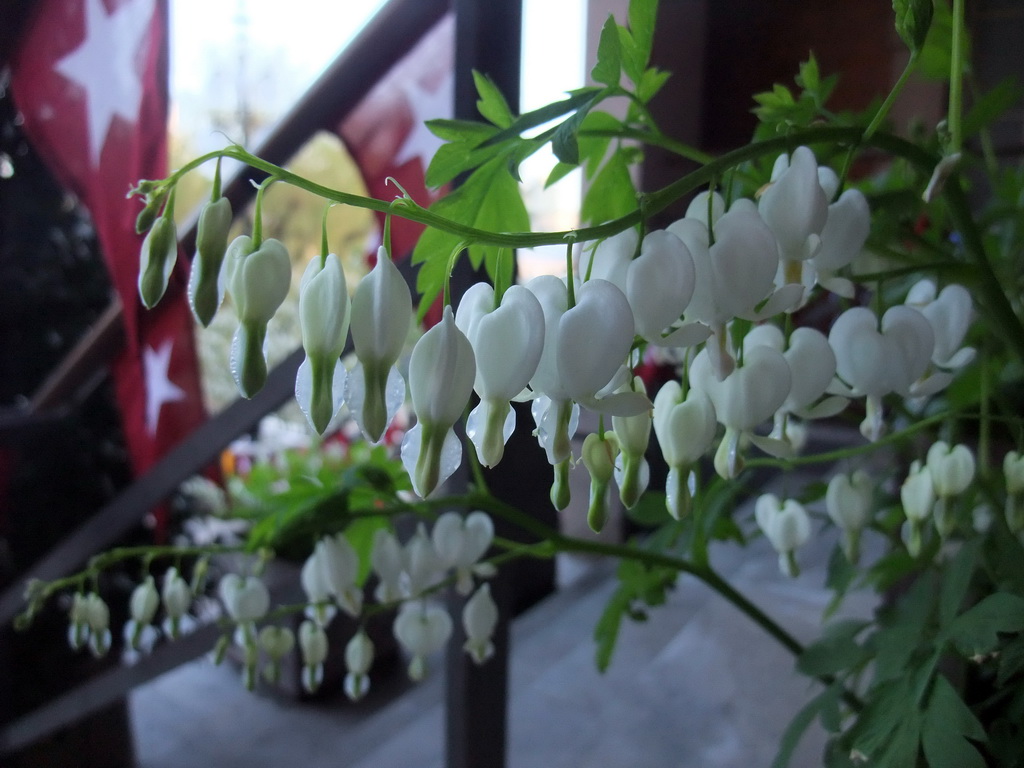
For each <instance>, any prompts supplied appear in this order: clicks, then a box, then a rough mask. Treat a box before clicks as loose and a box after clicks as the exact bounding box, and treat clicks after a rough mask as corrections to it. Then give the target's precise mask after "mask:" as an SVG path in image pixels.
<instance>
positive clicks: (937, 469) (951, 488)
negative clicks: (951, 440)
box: [927, 440, 974, 496]
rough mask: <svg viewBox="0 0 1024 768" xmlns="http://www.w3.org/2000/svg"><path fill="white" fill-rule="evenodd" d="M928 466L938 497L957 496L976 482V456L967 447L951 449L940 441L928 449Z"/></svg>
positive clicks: (957, 446)
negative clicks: (972, 482) (973, 481)
mask: <svg viewBox="0 0 1024 768" xmlns="http://www.w3.org/2000/svg"><path fill="white" fill-rule="evenodd" d="M927 464H928V472H929V474H931V478H932V486H933V487H934V488H935V495H936V496H956V495H957V494H959V493H963V492H964V491H965V490H967V487H968V486H969V485H970V484H971V481H972V480H974V454H972V453H971V451H970V449H968V447H967V446H966V445H956V446H953V447H952V448H950V447H949V445H947V444H946V443H945V442H942V441H941V440H940V441H939V442H937V443H934V444H933V445H932V447H931V448H929V449H928V459H927Z"/></svg>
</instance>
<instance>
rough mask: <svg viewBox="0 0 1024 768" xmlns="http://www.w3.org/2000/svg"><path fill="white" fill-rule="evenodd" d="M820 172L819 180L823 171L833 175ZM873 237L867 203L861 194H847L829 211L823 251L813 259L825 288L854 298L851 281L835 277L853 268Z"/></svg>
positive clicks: (822, 239) (823, 230)
mask: <svg viewBox="0 0 1024 768" xmlns="http://www.w3.org/2000/svg"><path fill="white" fill-rule="evenodd" d="M818 170H819V180H820V178H821V173H820V172H821V171H822V170H829V171H831V169H820V168H819V169H818ZM834 175H835V174H834V173H833V176H834ZM836 184H838V180H836ZM823 186H824V185H823ZM826 194H827V195H828V198H829V199H831V198H832V195H831V194H828V190H827V189H826ZM833 194H834V191H833ZM870 233H871V210H870V208H869V207H868V201H867V199H866V198H865V197H864V194H863V193H862V192H860V191H859V190H856V189H847V190H845V191H844V192H843V194H841V195H840V196H839V199H838V200H836V201H835V202H834V203H832V204H831V205H829V207H828V218H827V219H826V221H825V227H824V229H822V230H821V250H820V251H818V255H817V256H815V257H814V258H813V259H811V263H812V264H813V266H814V269H815V272H816V273H817V281H818V283H819V284H820V285H821V286H823V287H825V288H827V289H828V290H830V291H832V292H833V293H835V294H837V295H839V296H843V297H844V298H853V294H854V288H853V284H852V283H851V282H850V281H849V280H846V279H844V278H839V277H836V276H835V273H836V272H838V271H839V270H840V269H842V268H843V267H846V266H848V265H849V264H851V263H852V262H853V260H854V259H856V258H857V256H859V255H860V252H861V251H862V250H863V249H864V243H865V242H867V239H868V235H869V234H870Z"/></svg>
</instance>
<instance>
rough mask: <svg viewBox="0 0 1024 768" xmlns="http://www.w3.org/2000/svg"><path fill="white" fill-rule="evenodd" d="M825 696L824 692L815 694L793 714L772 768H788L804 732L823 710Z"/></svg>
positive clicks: (780, 741)
mask: <svg viewBox="0 0 1024 768" xmlns="http://www.w3.org/2000/svg"><path fill="white" fill-rule="evenodd" d="M824 696H825V694H824V693H821V694H818V695H817V696H815V697H814V698H813V699H811V700H810V701H809V702H807V703H806V704H804V706H802V707H801V708H800V711H799V712H797V713H796V714H795V715H794V716H793V719H792V720H790V721H789V725H787V726H786V730H785V731H783V732H782V738H781V739H779V751H778V752H776V753H775V759H774V760H772V765H771V768H787V767H788V766H789V761H790V760H791V759H792V757H793V752H794V751H795V750H796V748H797V746H798V745H799V744H800V740H801V739H802V738H803V736H804V733H806V731H807V729H808V728H809V727H810V725H811V723H813V722H814V719H815V718H816V717H818V715H819V713H820V712H821V705H822V703H823V699H824Z"/></svg>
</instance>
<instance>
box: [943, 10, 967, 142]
mask: <svg viewBox="0 0 1024 768" xmlns="http://www.w3.org/2000/svg"><path fill="white" fill-rule="evenodd" d="M963 38H964V0H953V41H952V48H953V50H952V55H951V63H950V70H949V117H948V118H947V121H946V125H948V126H949V136H950V148H949V151H950V153H956V152H959V151H960V150H961V148H962V147H963V142H964V135H963V123H962V120H963V101H964V44H963Z"/></svg>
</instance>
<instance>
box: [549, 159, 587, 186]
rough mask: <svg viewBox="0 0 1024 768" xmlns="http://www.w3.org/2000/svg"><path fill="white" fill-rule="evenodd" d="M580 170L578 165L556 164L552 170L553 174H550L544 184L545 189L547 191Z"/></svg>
mask: <svg viewBox="0 0 1024 768" xmlns="http://www.w3.org/2000/svg"><path fill="white" fill-rule="evenodd" d="M578 168H579V166H578V165H570V164H569V163H555V165H554V167H553V168H552V169H551V173H549V174H548V177H547V179H546V180H545V182H544V188H545V189H547V188H548V187H550V186H551V185H552V184H555V183H556V182H558V181H561V180H562V179H563V178H565V177H566V176H568V175H569V174H570V173H572V172H573V171H575V170H577V169H578Z"/></svg>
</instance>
